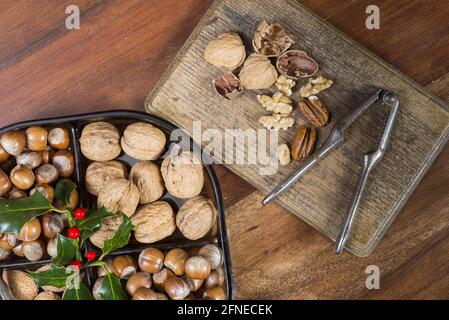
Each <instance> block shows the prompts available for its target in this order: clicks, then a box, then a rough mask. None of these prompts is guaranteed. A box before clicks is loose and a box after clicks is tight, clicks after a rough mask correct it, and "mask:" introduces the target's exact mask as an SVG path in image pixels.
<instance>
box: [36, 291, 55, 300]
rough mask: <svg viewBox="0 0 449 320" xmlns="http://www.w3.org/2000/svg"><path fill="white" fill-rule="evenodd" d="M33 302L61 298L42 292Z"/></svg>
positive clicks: (49, 292)
mask: <svg viewBox="0 0 449 320" xmlns="http://www.w3.org/2000/svg"><path fill="white" fill-rule="evenodd" d="M34 300H61V297H60V296H59V295H57V294H56V293H54V292H51V291H42V292H41V293H39V294H38V295H37V296H36V298H34Z"/></svg>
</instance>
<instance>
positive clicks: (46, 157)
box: [41, 150, 55, 164]
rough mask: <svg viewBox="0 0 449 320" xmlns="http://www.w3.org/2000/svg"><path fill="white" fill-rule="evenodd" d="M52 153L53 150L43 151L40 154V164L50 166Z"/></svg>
mask: <svg viewBox="0 0 449 320" xmlns="http://www.w3.org/2000/svg"><path fill="white" fill-rule="evenodd" d="M54 154H55V153H54V152H53V150H45V151H42V152H41V155H42V163H43V164H51V162H52V161H53V156H54Z"/></svg>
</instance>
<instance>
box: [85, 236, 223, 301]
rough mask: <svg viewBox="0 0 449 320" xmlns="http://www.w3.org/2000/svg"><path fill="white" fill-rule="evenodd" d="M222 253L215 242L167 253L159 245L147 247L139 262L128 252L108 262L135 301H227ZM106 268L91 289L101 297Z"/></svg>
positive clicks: (99, 269)
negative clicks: (157, 247) (157, 246)
mask: <svg viewBox="0 0 449 320" xmlns="http://www.w3.org/2000/svg"><path fill="white" fill-rule="evenodd" d="M222 264H223V253H222V251H221V249H220V248H219V247H218V246H216V245H214V244H207V245H205V246H203V247H201V248H199V249H198V248H194V249H191V250H190V254H189V253H188V252H187V251H186V250H183V249H180V248H175V249H171V250H169V251H168V252H166V253H164V252H163V251H161V250H159V249H156V248H147V249H144V250H143V251H142V252H141V253H140V255H139V257H138V259H137V261H136V260H135V259H133V257H131V256H129V255H123V256H117V257H115V258H114V259H112V260H109V261H108V262H107V263H106V266H105V268H106V269H107V271H109V272H110V273H113V274H115V275H116V276H117V277H119V278H120V279H123V285H124V287H125V288H126V292H127V294H128V295H129V297H130V298H132V299H133V300H168V299H172V300H195V299H201V298H202V299H209V300H224V299H226V292H225V289H224V285H225V274H224V270H223V267H222ZM105 273H106V270H105V269H104V268H103V267H101V268H98V270H97V276H98V278H97V280H96V281H95V284H94V286H93V289H92V294H93V296H94V299H96V300H101V297H100V293H99V291H100V288H101V287H102V284H103V280H104V275H105Z"/></svg>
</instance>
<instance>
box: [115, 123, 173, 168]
mask: <svg viewBox="0 0 449 320" xmlns="http://www.w3.org/2000/svg"><path fill="white" fill-rule="evenodd" d="M165 142H166V137H165V134H164V133H163V132H162V130H160V129H158V128H156V127H154V126H152V125H151V124H149V123H144V122H136V123H133V124H130V125H129V126H128V127H127V128H126V129H125V131H124V132H123V137H122V148H123V151H125V153H126V154H127V155H129V156H130V157H132V158H134V159H138V160H155V159H157V158H158V157H159V156H160V155H161V154H162V152H163V151H164V148H165Z"/></svg>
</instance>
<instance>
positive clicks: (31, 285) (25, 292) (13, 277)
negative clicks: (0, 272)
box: [5, 270, 38, 300]
mask: <svg viewBox="0 0 449 320" xmlns="http://www.w3.org/2000/svg"><path fill="white" fill-rule="evenodd" d="M5 272H6V278H7V283H8V285H9V289H10V290H11V293H12V295H13V296H14V297H15V298H16V299H17V300H33V299H34V298H35V297H36V296H37V293H38V287H37V284H36V282H35V281H34V280H33V278H32V277H31V276H30V275H29V274H28V273H26V272H25V271H21V270H6V271H5Z"/></svg>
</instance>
